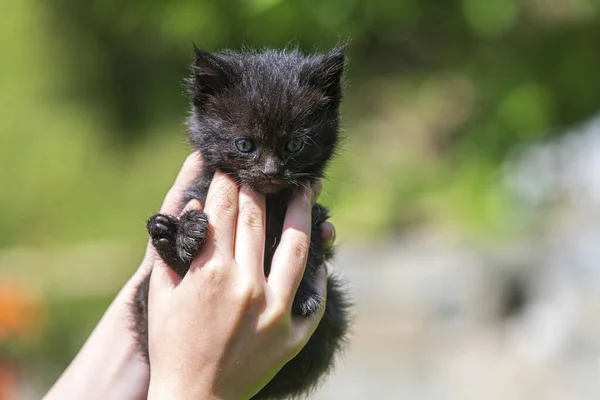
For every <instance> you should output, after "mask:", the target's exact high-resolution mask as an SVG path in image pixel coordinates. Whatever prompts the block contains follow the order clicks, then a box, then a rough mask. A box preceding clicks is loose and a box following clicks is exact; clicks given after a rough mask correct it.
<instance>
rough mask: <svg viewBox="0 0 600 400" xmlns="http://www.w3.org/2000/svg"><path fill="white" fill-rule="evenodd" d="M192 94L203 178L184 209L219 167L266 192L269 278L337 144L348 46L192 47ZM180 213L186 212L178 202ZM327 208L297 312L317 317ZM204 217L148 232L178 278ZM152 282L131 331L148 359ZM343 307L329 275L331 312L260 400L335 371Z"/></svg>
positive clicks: (163, 222) (317, 222) (295, 390)
mask: <svg viewBox="0 0 600 400" xmlns="http://www.w3.org/2000/svg"><path fill="white" fill-rule="evenodd" d="M194 50H195V55H196V57H195V61H194V64H193V67H192V76H191V77H190V78H189V80H188V91H189V94H190V97H191V101H192V112H191V115H190V117H189V120H188V125H189V139H190V141H191V143H192V144H193V145H194V147H195V148H196V149H197V150H198V151H200V153H201V154H202V158H203V161H204V167H203V171H202V173H201V174H199V176H198V177H197V179H196V180H195V184H194V185H193V186H192V187H190V188H189V189H188V190H187V192H186V198H185V200H184V203H187V202H188V201H189V200H191V199H194V198H195V199H200V201H201V202H202V204H204V203H205V199H206V194H207V191H208V187H209V185H210V182H211V179H212V177H213V175H214V173H215V170H216V169H220V170H223V171H225V172H227V173H229V174H231V175H232V176H233V177H234V178H235V179H236V181H237V182H239V183H240V184H244V185H248V186H250V187H252V188H253V189H255V190H257V191H260V192H262V193H265V194H267V218H266V221H267V226H266V242H265V275H268V274H269V271H270V267H271V260H272V258H273V254H274V252H275V249H276V245H277V243H279V242H280V237H281V232H282V227H283V219H284V216H285V212H286V205H287V202H288V199H289V197H290V195H291V194H292V193H293V191H294V189H295V188H297V187H298V186H301V185H303V184H305V183H307V182H310V183H315V182H316V180H318V179H320V178H322V177H323V172H324V169H325V167H326V165H327V163H328V161H329V160H330V159H331V157H332V155H333V153H334V151H335V148H336V145H337V143H338V120H339V105H340V101H341V98H342V89H341V77H342V72H343V69H344V61H345V56H344V49H343V48H337V49H334V50H333V51H331V52H330V53H329V54H326V55H313V56H304V55H302V54H301V53H300V52H298V51H297V50H291V51H275V50H266V51H262V52H250V53H243V54H240V53H234V52H226V53H223V54H218V55H217V54H210V53H208V52H205V51H202V50H199V49H197V48H195V47H194ZM182 207H183V205H182ZM327 218H328V213H327V210H326V209H325V208H324V207H323V206H321V205H316V206H315V207H314V208H313V210H312V220H313V222H312V223H313V227H312V237H311V243H310V251H309V256H308V262H307V265H306V272H305V274H304V277H303V280H302V283H301V284H300V287H299V289H298V293H297V294H296V297H295V299H294V304H293V309H292V311H293V313H294V314H295V315H299V316H309V315H311V314H313V313H314V312H315V311H316V310H317V309H318V307H319V305H320V303H321V298H320V297H319V296H318V294H317V293H316V290H315V287H314V286H315V277H316V272H317V269H318V267H319V266H320V265H322V264H323V263H324V261H325V260H327V259H328V257H330V256H331V254H330V252H328V251H324V250H323V247H322V236H321V229H320V227H321V224H322V223H323V222H324V221H325V220H327ZM207 225H208V223H207V217H206V215H205V214H204V213H203V212H201V211H190V212H187V213H185V214H184V215H182V216H181V217H180V218H177V217H174V216H170V215H161V214H158V215H155V216H153V217H151V218H150V219H149V220H148V226H147V228H148V232H149V233H150V237H151V238H152V243H153V244H154V247H155V248H156V250H157V251H158V253H159V254H160V256H161V257H162V258H163V259H164V261H165V262H166V263H167V264H168V265H169V266H170V267H171V268H173V269H174V270H175V271H176V272H177V273H178V274H180V275H181V276H183V275H185V273H186V272H187V270H188V269H189V266H190V263H191V261H192V259H193V258H194V256H195V255H196V254H197V252H198V250H199V249H200V247H201V245H202V242H203V240H204V238H205V235H206V228H207ZM148 283H149V277H148V279H146V280H145V281H144V283H143V284H142V285H140V287H139V288H138V291H137V294H136V297H135V301H134V317H135V329H136V332H137V334H138V340H139V343H140V347H141V349H142V352H143V354H144V356H145V357H146V358H147V357H148V338H147V329H148V321H147V304H148ZM347 309H348V305H347V301H346V299H345V296H344V294H343V291H342V290H341V288H340V283H339V281H338V280H337V279H336V278H335V277H334V276H331V277H329V280H328V287H327V301H326V308H325V315H324V316H323V319H322V320H321V323H320V325H319V327H318V328H317V330H316V332H315V333H314V334H313V336H312V337H311V339H310V340H309V342H308V344H307V345H306V346H305V347H304V349H303V350H302V351H301V352H300V353H299V354H298V355H297V356H296V357H295V358H294V359H292V360H291V361H290V362H288V363H287V364H286V365H285V366H284V367H283V369H282V370H281V371H280V372H279V373H278V374H277V375H276V376H275V377H274V378H273V380H272V381H271V382H269V384H267V385H266V386H265V387H264V388H263V389H262V390H261V391H260V392H259V393H258V394H257V395H256V396H255V397H254V399H273V398H284V397H288V396H296V395H300V394H304V393H307V392H308V391H310V390H311V389H313V388H314V387H315V386H316V384H317V383H318V382H319V381H320V378H321V377H323V376H324V375H325V373H326V372H328V371H329V370H330V368H331V366H332V364H333V359H334V356H335V355H336V353H337V352H338V350H339V349H340V346H341V344H342V343H343V339H344V336H345V334H346V330H347V324H348V321H347Z"/></svg>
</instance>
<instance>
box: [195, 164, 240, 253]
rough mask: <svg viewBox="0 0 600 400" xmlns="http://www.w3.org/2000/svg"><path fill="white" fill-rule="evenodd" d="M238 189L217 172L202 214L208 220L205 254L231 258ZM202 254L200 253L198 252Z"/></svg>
mask: <svg viewBox="0 0 600 400" xmlns="http://www.w3.org/2000/svg"><path fill="white" fill-rule="evenodd" d="M238 195H239V194H238V187H237V185H236V183H235V182H234V181H233V179H231V177H230V176H229V175H227V174H225V173H223V172H221V171H217V172H216V173H215V176H214V177H213V180H212V182H211V184H210V188H209V189H208V195H207V197H206V204H205V207H204V212H205V213H206V214H207V215H208V219H209V236H210V237H211V238H210V239H209V240H208V243H207V246H205V248H207V249H208V250H207V252H208V253H209V254H212V251H216V252H218V253H219V254H221V255H222V256H225V257H227V258H233V244H234V240H235V224H236V222H237V214H238ZM200 253H202V251H201V252H200Z"/></svg>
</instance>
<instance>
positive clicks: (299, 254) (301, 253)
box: [291, 235, 309, 260]
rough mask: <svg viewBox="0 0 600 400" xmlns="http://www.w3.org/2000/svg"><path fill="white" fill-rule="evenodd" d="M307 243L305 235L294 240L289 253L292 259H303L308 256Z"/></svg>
mask: <svg viewBox="0 0 600 400" xmlns="http://www.w3.org/2000/svg"><path fill="white" fill-rule="evenodd" d="M308 250H309V243H308V240H307V238H306V236H304V235H303V237H302V238H298V239H297V240H294V242H293V244H292V252H291V255H292V257H293V259H294V260H305V259H306V257H307V256H308Z"/></svg>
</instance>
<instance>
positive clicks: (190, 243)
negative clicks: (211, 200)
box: [177, 210, 208, 266]
mask: <svg viewBox="0 0 600 400" xmlns="http://www.w3.org/2000/svg"><path fill="white" fill-rule="evenodd" d="M207 229H208V218H207V217H206V214H204V213H203V212H202V211H199V210H190V211H188V212H186V213H185V214H183V215H182V216H181V219H180V220H179V228H178V232H177V255H178V257H179V259H181V260H182V261H183V262H184V263H185V264H186V265H188V266H189V265H190V264H191V263H192V260H193V259H194V257H195V256H196V254H198V251H199V250H200V246H202V243H204V239H205V238H206V231H207Z"/></svg>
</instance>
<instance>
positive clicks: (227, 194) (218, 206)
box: [213, 188, 236, 214]
mask: <svg viewBox="0 0 600 400" xmlns="http://www.w3.org/2000/svg"><path fill="white" fill-rule="evenodd" d="M213 202H214V209H215V212H216V213H224V214H232V213H233V212H235V206H236V205H235V201H234V200H233V195H232V190H229V189H226V188H223V190H219V192H218V193H217V194H216V195H215V196H214V197H213Z"/></svg>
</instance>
